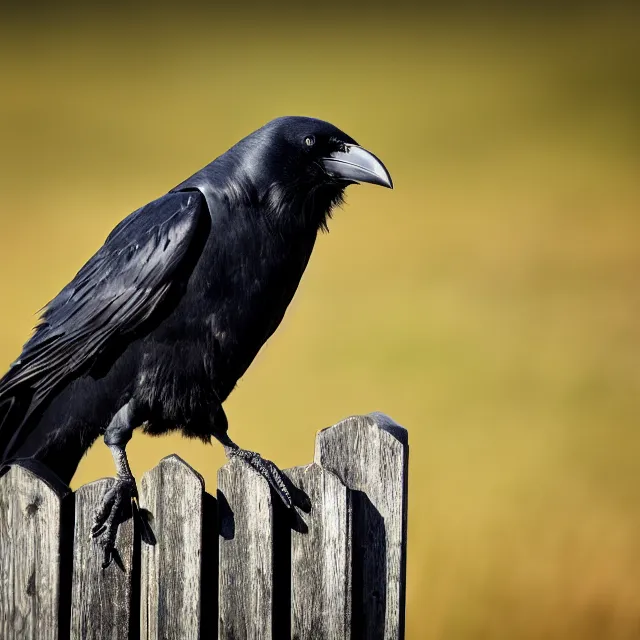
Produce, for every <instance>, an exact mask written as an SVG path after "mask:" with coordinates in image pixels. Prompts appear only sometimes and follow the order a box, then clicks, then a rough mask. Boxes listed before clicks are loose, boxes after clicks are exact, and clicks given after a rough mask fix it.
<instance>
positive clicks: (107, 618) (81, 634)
mask: <svg viewBox="0 0 640 640" xmlns="http://www.w3.org/2000/svg"><path fill="white" fill-rule="evenodd" d="M112 482H113V480H112V479H110V478H104V479H102V480H96V481H95V482H90V483H89V484H85V485H84V486H83V487H80V489H78V490H77V491H76V493H75V527H74V533H73V569H72V587H71V639H72V640H103V639H104V640H107V639H108V640H128V638H129V634H130V631H131V629H132V627H133V626H135V625H137V624H138V620H137V619H135V620H134V619H133V616H132V607H134V606H135V605H134V602H133V600H134V584H133V572H134V561H135V558H134V530H133V529H134V522H133V519H131V518H130V519H129V520H127V521H126V522H124V523H122V525H121V526H120V527H119V529H118V539H117V540H116V544H117V551H118V553H117V557H116V560H115V561H114V562H113V563H112V564H111V566H110V567H108V568H107V569H106V570H105V569H103V568H102V560H103V557H102V553H100V549H99V547H98V544H97V543H96V541H95V540H93V539H92V537H91V527H92V526H93V513H94V511H95V508H96V505H97V504H100V500H101V499H102V496H103V495H104V493H105V491H106V490H107V488H108V487H109V486H110V485H111V484H112Z"/></svg>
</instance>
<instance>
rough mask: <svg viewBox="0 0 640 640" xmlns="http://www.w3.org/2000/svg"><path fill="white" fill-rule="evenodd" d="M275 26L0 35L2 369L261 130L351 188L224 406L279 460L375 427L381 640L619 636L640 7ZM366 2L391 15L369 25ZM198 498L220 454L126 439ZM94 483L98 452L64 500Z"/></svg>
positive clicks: (638, 331)
mask: <svg viewBox="0 0 640 640" xmlns="http://www.w3.org/2000/svg"><path fill="white" fill-rule="evenodd" d="M589 6H590V8H589V9H588V10H587V9H583V10H579V9H578V8H577V7H576V8H574V9H572V10H567V11H564V12H561V13H556V14H551V13H545V12H544V11H539V12H537V13H535V15H529V14H526V15H520V14H517V13H513V14H512V15H508V16H507V15H499V14H496V13H491V14H487V15H483V14H482V13H481V12H478V11H476V12H474V13H471V12H470V13H469V14H462V13H460V14H458V13H456V12H449V13H446V12H442V13H433V14H432V15H431V14H428V12H420V11H416V12H415V14H414V13H412V12H411V10H409V9H406V8H405V11H404V13H403V14H402V16H401V18H399V17H397V16H396V17H395V18H394V15H391V16H385V14H384V13H383V12H381V11H375V12H372V13H370V14H366V13H363V15H362V16H361V17H360V19H358V17H356V16H350V18H349V20H350V21H351V20H353V22H351V23H348V26H347V25H345V24H340V23H339V21H338V20H333V19H332V18H331V16H327V15H326V14H318V15H317V16H316V15H315V14H312V13H311V12H308V13H305V12H304V11H303V10H301V9H299V10H298V11H297V12H293V13H292V14H288V17H286V18H285V17H280V18H281V19H280V18H279V17H278V16H274V15H270V14H268V13H267V12H263V13H262V14H260V15H259V16H254V17H253V18H250V17H248V16H247V15H246V14H241V13H237V14H232V13H226V14H223V15H222V14H221V15H218V14H216V13H215V12H214V11H213V10H212V11H210V12H209V13H207V14H199V15H198V16H197V19H193V20H191V21H188V22H185V21H180V20H177V19H176V16H174V15H172V13H171V12H169V11H164V10H163V11H158V12H157V14H144V15H142V14H136V15H134V14H127V13H126V12H123V13H120V14H118V15H117V16H109V15H97V14H96V16H94V17H93V18H92V17H91V16H88V17H87V16H84V17H83V19H82V20H80V19H77V20H68V21H66V20H58V21H56V22H55V23H47V21H45V20H41V21H35V22H33V23H30V22H29V21H28V20H24V19H21V20H17V19H16V20H15V21H14V22H11V21H5V22H3V23H2V25H0V65H1V72H2V73H1V77H2V88H1V94H2V97H1V99H0V141H1V150H0V194H1V195H0V256H1V258H0V260H1V265H2V270H1V272H0V299H1V300H2V308H3V314H2V315H3V318H2V334H1V335H0V363H2V366H3V367H4V366H7V365H8V364H9V362H10V361H11V360H13V359H14V358H15V357H17V355H18V353H19V349H20V346H21V344H22V343H23V342H24V341H25V339H26V338H27V337H28V335H29V332H30V329H31V327H32V326H33V325H34V324H35V317H34V312H35V311H36V310H37V309H39V308H40V307H42V306H43V305H44V304H45V303H46V302H47V301H48V300H49V299H50V298H52V297H53V296H54V295H55V294H56V293H57V292H58V291H59V290H60V288H61V287H62V286H63V285H64V284H65V283H66V282H67V281H68V280H69V279H70V278H71V277H72V276H73V275H74V273H75V272H76V271H77V270H78V268H79V267H80V266H81V265H82V263H83V262H84V260H86V259H87V258H88V257H89V256H90V255H91V254H92V253H93V252H94V251H95V250H96V249H97V248H98V246H99V245H100V243H101V242H102V241H103V240H104V238H105V236H106V235H107V233H108V232H109V231H110V230H111V228H112V227H113V226H114V225H115V224H116V222H117V221H118V220H120V219H121V218H123V217H124V216H125V215H127V214H128V213H129V212H130V211H132V210H133V209H135V208H137V207H138V206H140V205H141V204H144V203H145V202H147V201H148V200H150V199H152V198H154V197H157V196H158V195H160V194H162V193H164V192H165V191H167V190H168V189H169V188H171V187H173V186H174V185H175V184H177V183H178V182H180V181H181V180H182V179H183V178H185V177H186V176H188V175H190V174H191V173H192V172H193V171H195V170H197V169H199V168H200V167H201V166H202V165H204V164H205V163H207V162H209V161H210V160H211V159H212V158H213V157H215V156H216V155H218V154H219V153H221V152H223V151H224V150H226V149H227V148H228V147H229V146H230V145H231V144H233V143H234V142H235V141H236V140H237V139H239V138H240V137H242V136H244V135H245V134H247V133H248V132H250V131H252V130H253V129H255V128H257V127H259V126H261V125H262V124H263V123H264V122H265V121H267V120H269V119H271V118H272V117H275V116H278V115H284V114H305V115H314V116H317V117H320V118H323V119H327V120H330V121H332V122H333V123H334V124H336V125H337V126H339V127H341V128H342V129H344V130H345V131H347V132H348V133H349V134H350V135H352V136H353V137H355V138H356V139H357V140H358V141H359V142H360V143H361V144H363V145H364V146H366V147H367V148H369V149H371V150H372V151H374V152H375V153H376V154H377V155H378V156H379V157H380V158H382V159H383V161H384V162H385V164H386V165H387V167H388V168H389V170H390V171H391V174H392V175H393V178H394V181H395V184H396V189H395V190H394V191H393V192H387V191H384V190H382V189H376V188H373V187H368V186H363V187H357V188H350V189H349V192H348V203H347V205H346V206H345V208H344V210H341V211H338V212H337V214H336V216H335V218H334V220H333V222H332V224H331V233H330V234H329V235H328V236H323V237H321V238H320V242H319V243H318V245H317V249H316V252H315V254H314V256H313V258H312V260H311V263H310V266H309V268H308V271H307V273H306V275H305V277H304V279H303V282H302V285H301V287H300V290H299V292H298V294H297V297H296V298H295V300H294V302H293V304H292V306H291V308H290V310H289V312H288V313H287V316H286V317H285V320H284V322H283V325H282V327H281V328H280V330H279V331H278V332H277V333H276V335H275V336H274V337H273V338H272V340H271V341H270V342H269V343H268V345H267V346H266V347H265V348H264V349H263V350H262V352H261V353H260V355H259V356H258V358H257V360H256V362H255V363H254V365H253V366H252V368H251V369H250V370H249V372H248V374H247V375H246V376H245V377H244V379H243V380H242V381H241V382H240V384H239V386H238V388H237V390H236V391H235V392H234V394H233V395H232V396H231V398H230V400H229V402H228V403H227V405H226V408H227V413H228V415H229V420H230V424H231V434H232V436H233V437H234V439H236V440H237V441H238V442H239V443H240V444H241V445H243V446H245V447H248V448H252V449H255V450H258V451H260V452H261V453H262V454H263V455H265V456H267V457H269V458H271V459H273V460H274V461H276V462H277V463H278V464H279V465H280V466H281V467H287V466H293V465H297V464H303V463H305V462H308V461H310V460H311V459H312V456H313V451H312V448H313V441H314V434H315V431H316V430H317V429H320V428H322V427H325V426H328V425H329V424H332V423H334V422H336V421H338V420H339V419H341V418H342V417H344V416H346V415H349V414H352V413H363V412H368V411H371V410H382V411H384V412H386V413H388V414H390V415H391V416H392V417H394V418H395V419H396V420H397V421H398V422H400V423H401V424H403V425H405V426H406V427H407V428H408V429H409V434H410V444H411V460H410V502H409V562H408V593H407V607H408V609H407V616H408V620H407V636H408V638H410V639H415V640H417V639H422V638H425V639H446V640H457V639H467V638H470V639H476V638H487V639H491V640H499V639H503V638H504V639H510V640H514V639H518V640H520V639H522V640H527V639H534V638H536V639H537V638H545V639H558V640H560V639H563V640H565V639H572V638H575V639H580V640H582V639H589V638H593V639H602V638H607V639H608V638H612V639H613V638H615V639H618V638H620V639H622V638H637V637H639V636H640V579H639V578H638V576H640V468H639V460H640V432H639V429H638V426H639V422H640V370H639V362H640V322H639V321H638V318H639V314H640V286H639V282H638V280H639V276H640V206H639V205H640V181H639V179H638V178H639V176H640V122H639V115H640V65H639V62H640V38H638V33H639V29H640V13H638V12H637V11H634V10H632V9H629V8H627V9H625V8H624V7H617V8H615V7H613V5H611V6H610V7H609V8H607V6H606V5H603V6H602V7H601V8H597V7H596V6H595V5H589ZM390 10H391V9H390ZM172 452H177V453H178V454H179V455H181V456H182V457H184V458H185V459H186V460H187V461H188V462H189V463H191V464H192V465H193V466H194V467H196V468H197V469H198V470H199V471H200V472H201V473H202V474H203V475H204V477H205V480H206V482H207V486H208V489H209V491H213V490H214V489H215V483H216V470H217V469H218V467H219V466H221V465H222V464H223V463H224V456H223V452H222V450H221V447H219V446H217V445H215V444H214V445H213V446H211V447H206V446H204V445H201V444H198V443H196V442H193V441H187V440H183V439H181V438H180V437H179V436H172V437H166V438H161V439H151V438H148V437H144V436H142V435H136V436H135V437H134V439H133V442H132V444H131V446H130V458H131V463H132V467H133V470H134V473H135V474H136V475H138V476H140V475H141V474H142V473H143V472H144V471H145V470H146V469H148V468H150V467H151V466H153V465H154V464H156V463H157V461H158V460H159V459H160V458H161V457H162V456H164V455H167V454H169V453H172ZM112 473H113V468H112V462H111V460H110V456H109V453H108V451H107V450H106V447H104V446H103V445H102V443H97V444H96V445H95V446H94V447H93V448H92V450H91V451H90V452H89V454H88V456H87V457H86V458H85V459H84V461H83V462H82V464H81V467H80V469H79V471H78V474H77V475H76V477H75V479H74V486H76V487H77V486H78V485H79V484H82V483H84V482H87V481H89V480H92V479H95V478H97V477H100V476H103V475H111V474H112Z"/></svg>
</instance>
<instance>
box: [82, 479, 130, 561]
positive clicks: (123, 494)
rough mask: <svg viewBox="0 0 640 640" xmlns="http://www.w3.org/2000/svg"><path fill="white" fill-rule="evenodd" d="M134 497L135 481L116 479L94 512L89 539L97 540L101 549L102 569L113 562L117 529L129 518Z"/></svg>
mask: <svg viewBox="0 0 640 640" xmlns="http://www.w3.org/2000/svg"><path fill="white" fill-rule="evenodd" d="M136 495H137V490H136V483H135V480H134V479H133V478H132V477H118V478H116V479H115V483H114V484H113V486H111V487H109V489H107V491H106V492H105V494H104V496H103V498H102V502H101V503H100V506H99V507H98V508H97V509H96V510H95V513H94V521H93V526H92V527H91V538H92V539H94V540H97V541H98V542H99V544H100V546H101V547H102V550H103V554H104V555H103V561H102V568H103V569H106V568H107V567H108V566H109V565H110V564H111V562H112V560H113V556H114V552H115V543H116V539H117V537H118V527H119V526H120V523H121V522H124V521H125V520H126V519H127V518H128V517H129V516H130V508H131V500H132V499H133V497H134V496H136Z"/></svg>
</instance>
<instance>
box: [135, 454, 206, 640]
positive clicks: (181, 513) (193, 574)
mask: <svg viewBox="0 0 640 640" xmlns="http://www.w3.org/2000/svg"><path fill="white" fill-rule="evenodd" d="M203 498H204V482H203V480H202V477H201V476H200V475H199V474H198V473H196V472H195V471H194V470H193V469H192V468H191V467H190V466H189V465H187V464H186V463H185V462H184V461H183V460H181V459H180V458H179V457H178V456H176V455H173V456H169V457H168V458H164V459H163V460H161V461H160V463H159V464H158V466H156V467H154V468H153V469H151V471H148V472H147V473H145V474H144V476H143V477H142V481H141V483H140V507H141V509H143V510H147V511H148V512H149V522H150V525H151V528H152V529H153V532H154V534H155V537H156V540H157V542H156V544H155V545H148V544H145V543H142V545H141V558H140V559H141V566H140V574H141V585H140V613H141V615H140V637H141V638H142V639H144V640H197V639H198V638H199V637H200V622H201V611H200V607H201V592H200V583H201V568H202V544H203V539H202V514H203Z"/></svg>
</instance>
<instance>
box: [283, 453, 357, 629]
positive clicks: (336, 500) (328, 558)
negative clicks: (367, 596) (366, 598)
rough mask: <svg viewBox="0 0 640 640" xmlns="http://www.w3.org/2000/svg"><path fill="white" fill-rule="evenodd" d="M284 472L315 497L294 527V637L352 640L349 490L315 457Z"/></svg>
mask: <svg viewBox="0 0 640 640" xmlns="http://www.w3.org/2000/svg"><path fill="white" fill-rule="evenodd" d="M285 473H286V474H287V476H288V477H289V478H290V480H291V481H292V482H293V484H294V485H295V486H296V487H297V488H298V489H299V490H301V491H303V492H304V493H305V494H306V495H307V496H308V498H309V501H310V503H311V511H310V512H309V513H302V514H300V515H299V517H298V521H297V523H296V525H294V528H293V531H292V532H291V637H292V638H313V640H350V638H351V544H352V541H351V528H352V526H351V524H352V523H351V496H350V492H349V490H348V489H347V488H346V487H345V486H344V484H342V482H340V480H339V479H338V477H337V476H336V475H334V474H333V473H331V472H330V471H327V470H326V469H323V468H322V467H321V466H320V465H318V464H315V463H313V464H308V465H306V466H304V467H294V468H293V469H288V470H287V471H286V472H285Z"/></svg>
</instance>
